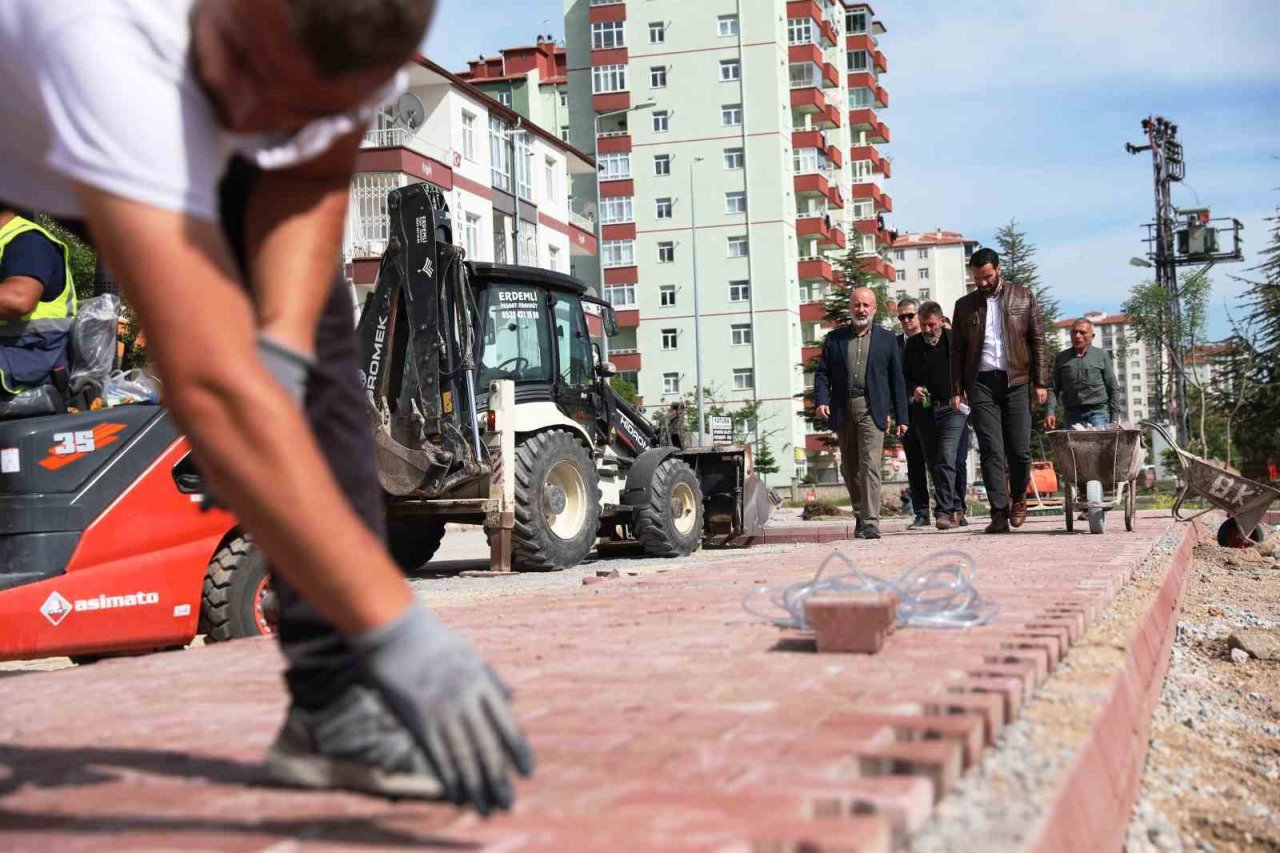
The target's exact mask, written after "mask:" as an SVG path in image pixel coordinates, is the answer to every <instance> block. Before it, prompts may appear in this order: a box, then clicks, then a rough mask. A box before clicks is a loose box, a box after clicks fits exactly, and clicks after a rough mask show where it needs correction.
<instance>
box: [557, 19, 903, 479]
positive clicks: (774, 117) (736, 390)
mask: <svg viewBox="0 0 1280 853" xmlns="http://www.w3.org/2000/svg"><path fill="white" fill-rule="evenodd" d="M564 8H565V33H566V46H567V49H568V58H569V69H568V78H569V109H570V122H569V128H570V130H569V133H570V137H569V138H570V141H571V142H572V143H573V144H574V145H575V146H576V147H578V148H580V149H582V150H583V151H593V152H596V154H597V161H598V168H599V172H598V175H597V176H596V179H595V180H592V179H591V178H587V177H585V176H584V177H582V178H579V179H577V180H575V182H574V188H573V194H574V198H575V203H580V204H581V205H582V209H583V210H584V211H589V212H590V213H591V214H593V215H594V217H595V219H596V220H597V221H598V223H599V226H600V239H601V243H600V260H601V264H600V267H601V269H600V270H599V271H598V272H597V271H595V270H587V269H583V268H582V267H581V266H580V267H578V268H576V269H575V271H576V272H577V273H578V275H579V277H581V278H583V279H584V280H587V281H588V282H590V283H592V284H594V285H597V286H599V287H601V290H602V293H603V295H604V296H605V297H606V298H607V299H609V300H610V301H611V302H612V303H613V304H614V306H615V307H616V308H617V309H618V312H619V320H620V324H621V326H622V330H621V333H620V334H619V335H618V336H616V337H615V338H613V339H612V340H611V342H610V350H611V358H612V360H613V361H614V363H615V364H616V365H617V366H618V367H619V368H620V369H621V370H622V371H624V372H625V373H626V374H627V375H628V378H630V379H632V380H633V381H634V382H635V383H636V385H637V387H638V389H639V391H640V394H641V396H642V398H643V401H644V404H645V405H646V406H647V407H662V406H666V405H667V404H669V403H671V402H675V401H677V400H680V399H682V398H684V397H685V396H686V395H689V394H691V393H693V392H694V391H695V389H696V386H697V379H696V373H697V370H696V351H697V349H698V348H699V346H700V349H701V353H702V362H703V380H702V382H703V385H704V387H707V388H710V389H711V390H712V394H713V399H714V400H715V401H716V402H717V403H719V404H721V405H724V406H726V407H727V408H730V409H732V408H735V407H737V406H740V405H742V404H744V403H748V402H751V401H757V400H758V401H760V402H761V403H762V404H763V406H762V413H761V421H760V423H759V425H758V426H759V429H760V431H761V432H765V433H774V434H773V435H772V436H771V438H770V445H771V448H772V450H773V452H774V455H775V457H776V458H777V459H778V461H779V464H780V468H781V472H780V478H785V477H790V476H795V475H798V474H802V473H803V472H804V471H805V470H806V468H807V466H808V465H809V463H810V460H811V459H816V457H818V456H819V455H820V454H822V453H824V451H825V447H824V445H823V444H822V443H821V440H820V436H818V435H816V434H815V435H809V434H808V428H807V426H806V422H805V421H804V419H803V418H802V417H800V415H799V414H798V412H799V409H800V407H801V403H800V397H801V395H802V394H803V392H804V390H805V388H806V383H807V382H811V377H806V376H805V373H804V371H803V369H802V364H803V362H804V361H805V360H806V358H807V357H808V356H809V355H811V354H812V352H813V351H814V350H813V349H812V347H814V346H816V342H817V341H819V340H820V338H821V330H820V321H821V317H822V305H821V299H822V297H823V296H824V295H825V293H826V291H827V289H828V288H829V287H830V286H831V284H832V283H833V282H834V281H835V276H836V273H835V271H834V269H833V266H832V256H833V255H836V254H843V253H844V252H846V251H848V250H849V249H850V248H854V249H856V250H859V251H861V252H863V253H864V254H865V255H866V256H867V258H868V260H867V264H868V266H869V267H870V268H872V269H874V270H875V272H876V273H877V274H879V275H881V276H882V277H884V278H885V279H893V277H894V271H893V268H892V266H891V265H890V264H889V263H888V261H887V260H886V259H885V258H884V257H883V255H882V253H883V252H884V251H885V250H887V248H888V235H887V232H886V231H885V229H884V227H883V220H882V219H881V218H880V217H881V216H882V215H883V214H884V213H887V212H889V211H891V210H892V199H891V198H890V197H889V196H888V195H887V194H885V193H884V192H883V191H882V190H881V188H880V186H879V184H878V182H877V181H878V179H879V177H881V176H884V177H887V176H888V173H889V170H890V166H889V163H888V161H887V160H886V159H884V157H883V156H881V155H880V153H879V152H878V150H877V149H876V148H875V145H876V144H879V143H884V142H888V139H889V130H888V128H887V127H886V126H885V125H884V124H883V122H881V121H880V119H879V118H878V116H877V114H876V110H877V109H878V108H883V107H886V106H887V105H888V95H887V94H886V93H885V91H884V89H883V88H882V87H881V86H880V84H879V75H880V74H881V73H883V72H884V71H885V70H886V65H885V60H884V55H883V54H882V53H881V52H880V50H879V48H878V44H877V36H878V35H879V34H880V33H882V32H883V31H884V28H883V27H882V26H881V25H880V24H879V23H878V22H877V21H876V20H875V18H874V14H873V13H872V10H871V9H870V7H869V6H867V5H866V4H862V3H856V4H855V3H845V2H842V0H794V2H785V0H753V2H749V3H747V2H741V0H700V2H698V3H689V2H687V0H565V7H564ZM695 290H696V299H697V302H698V306H699V313H700V314H701V323H700V324H699V325H700V328H695V324H694V303H695ZM775 431H776V432H775Z"/></svg>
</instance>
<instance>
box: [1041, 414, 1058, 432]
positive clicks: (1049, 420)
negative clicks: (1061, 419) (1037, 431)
mask: <svg viewBox="0 0 1280 853" xmlns="http://www.w3.org/2000/svg"><path fill="white" fill-rule="evenodd" d="M1044 428H1045V429H1057V428H1058V416H1057V415H1054V414H1048V415H1045V416H1044Z"/></svg>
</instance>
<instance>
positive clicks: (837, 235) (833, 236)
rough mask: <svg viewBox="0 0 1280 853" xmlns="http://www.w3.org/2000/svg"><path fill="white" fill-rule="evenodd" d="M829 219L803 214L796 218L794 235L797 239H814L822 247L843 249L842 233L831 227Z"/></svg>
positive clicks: (823, 216)
mask: <svg viewBox="0 0 1280 853" xmlns="http://www.w3.org/2000/svg"><path fill="white" fill-rule="evenodd" d="M830 219H831V218H830V217H829V216H825V215H821V214H816V215H815V214H804V215H800V216H798V217H796V235H797V236H799V237H816V238H817V239H818V244H819V245H822V246H835V247H836V248H839V249H843V248H844V247H845V245H846V243H845V237H844V232H843V231H841V230H840V229H839V228H835V227H833V226H832V225H831V222H830Z"/></svg>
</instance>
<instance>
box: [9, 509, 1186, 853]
mask: <svg viewBox="0 0 1280 853" xmlns="http://www.w3.org/2000/svg"><path fill="white" fill-rule="evenodd" d="M1170 523H1171V522H1170V520H1169V519H1168V518H1167V516H1166V517H1147V516H1140V517H1139V519H1138V524H1137V532H1136V533H1133V534H1125V533H1123V532H1119V531H1116V530H1113V531H1112V532H1109V533H1107V534H1105V535H1102V536H1091V535H1088V534H1081V533H1078V534H1075V535H1072V536H1068V534H1066V533H1065V531H1064V530H1063V528H1062V523H1061V520H1060V519H1033V520H1031V521H1030V522H1028V524H1027V526H1026V527H1024V528H1023V529H1022V530H1021V531H1019V532H1017V533H1016V534H1013V535H1010V536H1000V537H989V536H983V535H981V534H980V533H977V532H976V530H977V528H969V529H968V530H963V529H962V530H957V531H952V532H949V533H946V534H941V533H915V534H905V533H904V534H890V535H888V536H886V537H885V538H884V539H882V540H880V541H878V542H843V543H839V547H841V548H843V549H845V551H846V553H848V554H850V555H851V556H852V557H853V559H854V560H855V561H857V562H858V564H859V566H860V568H862V569H864V570H866V571H870V572H872V573H875V574H879V575H884V576H888V575H893V574H896V573H897V572H899V571H901V570H902V569H903V568H905V567H906V566H907V565H908V564H909V563H910V562H912V561H913V558H914V556H916V555H919V554H920V553H921V552H922V550H923V549H935V548H942V547H959V548H963V549H967V550H969V551H970V553H971V554H972V555H973V556H974V557H975V558H976V559H977V562H978V577H977V582H978V586H979V589H980V591H981V592H982V594H983V595H984V596H985V597H987V598H989V599H991V600H994V601H996V602H998V603H1000V604H1001V606H1002V610H1001V613H1000V614H999V616H998V617H997V618H996V620H995V623H994V624H993V625H990V626H986V627H983V628H976V629H971V630H968V631H963V632H960V631H946V630H919V629H907V630H899V631H897V632H896V633H894V634H893V635H892V636H890V637H888V638H887V640H886V643H885V646H884V648H883V650H882V651H881V652H880V653H879V654H876V655H871V656H867V655H836V654H822V655H819V654H816V653H814V652H813V651H811V649H812V642H811V641H807V640H804V639H801V638H796V637H790V638H788V637H784V635H783V634H782V633H781V632H779V631H778V630H777V629H776V628H774V627H772V626H770V625H767V624H764V623H761V622H759V621H757V620H756V619H754V618H753V617H751V616H750V615H748V614H747V613H745V612H744V611H743V610H742V608H741V606H740V603H741V601H742V598H743V596H745V595H746V594H747V593H749V592H751V591H752V590H753V589H755V588H756V587H757V585H758V583H759V582H765V583H768V584H771V585H783V584H787V583H791V582H793V581H796V580H800V579H803V578H806V577H807V576H809V575H810V574H811V573H812V572H813V570H814V569H815V568H816V567H817V565H818V564H819V563H820V562H821V561H822V559H823V558H824V557H825V555H826V554H827V553H829V552H830V550H831V547H832V546H831V545H812V546H807V547H803V548H800V549H797V550H795V551H792V552H787V553H784V554H777V553H771V554H752V553H751V552H750V551H744V552H743V553H742V554H741V555H740V556H736V557H734V558H732V559H729V560H725V561H721V562H715V563H709V564H703V565H698V566H695V567H691V568H684V569H681V570H679V571H673V572H668V573H666V574H662V575H653V576H646V577H637V578H622V579H609V580H607V581H605V582H602V583H597V584H594V585H591V586H573V587H570V586H568V585H565V586H564V587H561V588H557V589H555V590H552V591H548V592H543V593H537V594H527V595H515V596H508V597H503V598H501V599H498V600H492V601H487V602H483V603H472V604H467V605H465V606H462V605H459V606H454V607H449V608H445V609H443V610H442V611H441V613H442V615H443V616H444V617H445V618H446V619H448V620H449V621H450V622H451V623H452V624H454V625H456V626H457V627H459V628H460V629H461V630H462V631H464V632H465V633H467V634H468V635H469V636H471V637H473V638H474V639H475V641H476V642H477V644H478V645H479V646H480V647H481V648H482V649H483V650H484V652H485V654H486V655H487V656H488V657H489V658H490V659H491V660H492V661H493V663H494V664H495V666H496V668H497V669H498V670H499V672H500V673H501V674H502V675H503V677H504V678H505V679H506V680H507V681H508V682H509V683H510V684H511V685H512V687H513V688H514V689H515V691H516V699H517V709H518V713H519V715H520V717H521V720H522V721H523V723H524V724H525V726H526V728H527V730H528V733H529V736H530V739H531V741H532V743H533V745H534V747H535V749H536V751H537V757H538V772H537V774H536V776H535V778H533V779H532V780H528V781H524V782H521V783H520V785H519V795H520V800H519V804H518V806H517V808H516V810H515V811H514V812H513V813H512V814H509V815H503V816H500V817H497V818H494V819H491V820H488V821H481V820H479V819H478V818H476V817H474V816H471V815H469V814H465V813H462V812H458V811H456V810H454V809H452V808H450V807H447V806H443V805H433V804H425V805H424V804H387V803H382V802H380V801H377V800H373V799H369V798H363V797H358V796H351V795H343V794H314V793H302V792H289V791H275V790H269V789H264V788H259V787H253V786H251V785H250V784H249V783H251V782H252V780H253V779H254V778H255V776H256V772H257V769H256V762H257V761H258V760H259V759H260V757H261V754H262V752H263V750H264V749H265V747H266V746H267V744H268V743H269V741H270V739H271V738H272V736H273V735H274V733H275V730H276V727H277V726H278V725H279V722H280V719H281V716H282V711H283V706H284V691H283V689H282V685H281V681H280V677H279V670H280V661H279V658H278V656H277V654H276V652H275V650H274V646H273V645H272V644H271V643H270V642H269V641H245V642H240V643H234V644H230V645H226V646H220V647H210V648H205V649H197V650H191V651H187V652H181V653H171V654H162V655H152V656H150V657H146V658H137V659H131V660H117V661H106V662H103V663H100V664H97V665H94V666H91V667H83V668H76V669H69V670H63V671H58V672H51V673H40V674H31V675H23V676H21V677H8V678H0V708H2V709H3V711H2V712H0V847H3V848H4V849H9V850H13V849H23V850H28V849H57V850H80V849H85V850H88V849H93V850H102V849H125V848H129V849H137V848H157V847H163V848H175V847H184V848H190V849H215V848H216V849H221V850H240V849H245V850H250V849H253V850H257V849H262V848H265V847H270V846H272V845H274V844H278V843H281V842H292V841H300V842H302V843H303V844H304V845H305V846H315V847H333V848H346V849H351V848H353V847H395V846H401V845H404V846H411V845H412V846H431V845H436V844H438V845H444V846H461V847H464V848H476V847H479V848H500V849H502V850H512V851H516V850H519V851H525V850H557V851H564V850H581V849H616V850H668V849H670V850H685V849H688V850H703V849H738V850H752V851H774V850H777V851H790V850H797V849H807V850H815V851H817V850H828V851H832V850H839V851H844V850H849V851H855V850H856V851H862V850H865V851H881V850H887V849H889V848H890V846H891V845H892V844H893V843H895V839H898V840H900V839H901V837H902V835H903V834H905V833H909V832H912V831H914V830H915V829H917V828H919V826H920V825H921V824H922V823H923V821H924V820H925V819H926V818H927V816H928V814H929V810H930V809H931V807H932V803H933V802H934V801H936V799H938V798H939V797H941V796H943V795H944V794H945V793H946V791H947V790H948V789H949V788H950V787H951V786H952V785H953V784H954V782H955V780H956V779H957V778H958V776H959V775H960V774H961V773H962V772H963V770H964V769H965V768H967V767H969V766H971V765H972V764H973V762H974V761H976V760H978V758H979V757H980V755H981V752H982V750H983V749H984V748H986V747H987V746H989V745H990V744H991V743H992V742H993V740H994V738H995V736H996V734H997V733H998V731H999V729H1000V727H1001V726H1003V725H1005V724H1006V723H1007V722H1009V721H1010V720H1012V719H1014V718H1016V716H1017V715H1018V714H1019V713H1020V711H1021V709H1022V707H1023V706H1024V704H1025V702H1026V701H1027V700H1028V699H1029V698H1030V696H1031V695H1032V694H1033V693H1034V691H1035V689H1036V688H1037V687H1038V686H1039V685H1040V684H1042V683H1043V682H1044V679H1045V678H1046V677H1049V675H1050V673H1051V672H1052V669H1053V668H1054V667H1055V666H1057V664H1058V662H1059V660H1060V659H1061V657H1062V655H1063V654H1065V653H1067V650H1068V646H1069V645H1070V643H1072V642H1075V641H1076V640H1078V638H1079V637H1080V636H1081V634H1082V632H1083V630H1084V628H1085V627H1086V626H1087V624H1089V623H1090V622H1091V621H1092V620H1093V619H1095V618H1096V617H1097V614H1098V613H1100V612H1101V611H1102V610H1104V609H1105V608H1106V607H1107V605H1108V603H1109V602H1110V601H1111V599H1112V598H1113V597H1114V596H1115V594H1116V592H1117V591H1118V590H1119V589H1120V588H1121V587H1122V586H1123V584H1124V582H1125V581H1126V580H1127V579H1128V578H1129V577H1130V576H1131V575H1132V573H1133V571H1134V570H1135V569H1136V567H1137V566H1138V565H1139V564H1140V563H1141V561H1142V559H1143V558H1144V557H1145V556H1146V554H1147V553H1148V551H1149V549H1150V547H1151V545H1152V544H1153V543H1154V542H1155V541H1156V540H1157V539H1158V538H1159V537H1160V536H1161V535H1162V534H1163V533H1164V532H1165V531H1166V530H1168V528H1169V525H1170ZM970 530H972V531H975V532H972V533H971V532H969V531H970ZM602 580H603V579H602ZM478 582H482V581H478ZM1149 656H1150V655H1149V654H1148V657H1149ZM1156 663H1157V662H1156V661H1154V660H1151V661H1147V662H1146V667H1147V669H1148V670H1149V669H1151V668H1152V667H1153V666H1155V665H1156ZM1131 704H1132V703H1131ZM1147 710H1148V713H1149V708H1148V709H1147ZM1119 754H1120V753H1118V752H1117V751H1116V750H1115V749H1114V748H1111V749H1108V751H1106V752H1099V754H1098V757H1097V758H1096V759H1094V760H1096V761H1097V762H1098V764H1097V765H1096V766H1098V767H1107V766H1109V764H1110V763H1111V762H1112V761H1113V760H1114V759H1113V756H1117V755H1119ZM1122 778H1123V779H1124V782H1123V785H1122V786H1123V787H1128V781H1129V780H1128V779H1127V777H1122ZM1096 793H1097V794H1098V795H1099V796H1102V795H1103V794H1104V792H1102V791H1098V792H1096ZM1105 795H1106V796H1107V797H1109V798H1114V795H1113V794H1112V793H1111V792H1110V791H1107V792H1105Z"/></svg>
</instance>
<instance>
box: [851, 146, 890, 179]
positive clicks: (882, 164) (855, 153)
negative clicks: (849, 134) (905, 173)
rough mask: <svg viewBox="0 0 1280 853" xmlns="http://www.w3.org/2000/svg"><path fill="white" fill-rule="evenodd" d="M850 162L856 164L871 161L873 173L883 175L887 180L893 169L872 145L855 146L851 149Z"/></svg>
mask: <svg viewBox="0 0 1280 853" xmlns="http://www.w3.org/2000/svg"><path fill="white" fill-rule="evenodd" d="M849 160H850V161H851V162H854V163H856V162H858V161H859V160H870V161H871V169H872V171H874V172H877V173H879V174H882V175H884V176H885V177H886V178H887V177H889V172H890V170H891V169H892V166H891V164H890V163H889V161H888V160H886V159H885V158H884V156H882V155H881V154H880V152H879V151H878V150H877V149H876V148H875V147H874V146H872V145H855V146H853V147H852V148H850V149H849Z"/></svg>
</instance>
